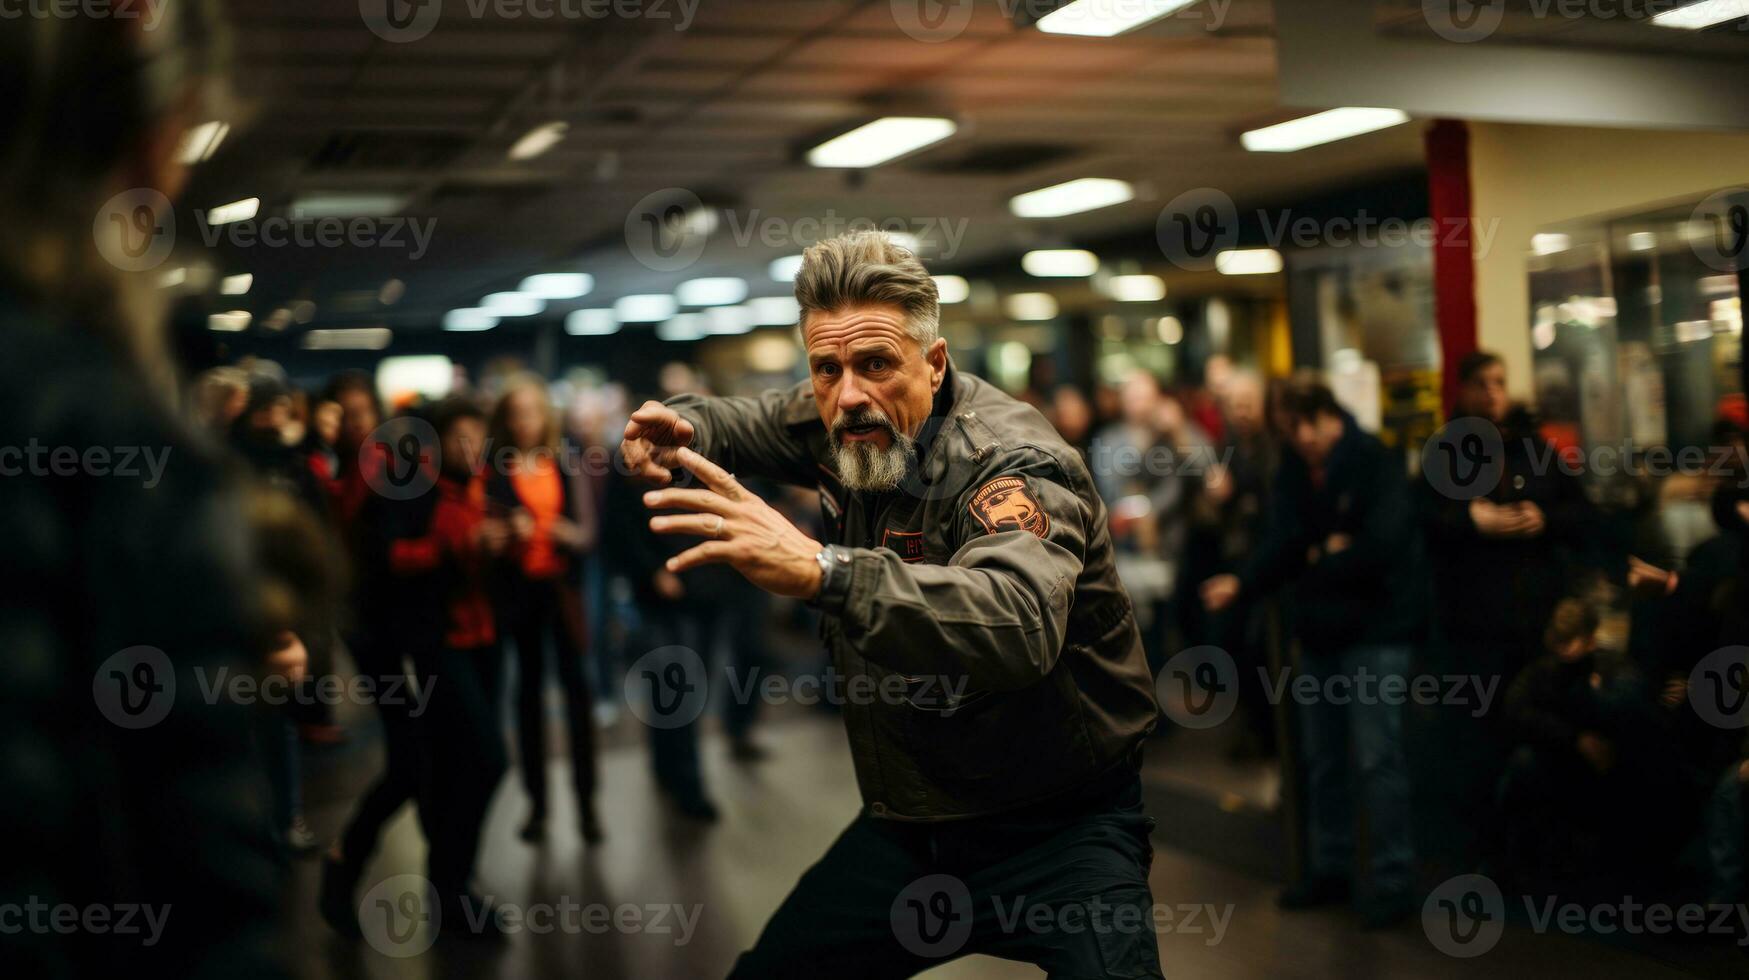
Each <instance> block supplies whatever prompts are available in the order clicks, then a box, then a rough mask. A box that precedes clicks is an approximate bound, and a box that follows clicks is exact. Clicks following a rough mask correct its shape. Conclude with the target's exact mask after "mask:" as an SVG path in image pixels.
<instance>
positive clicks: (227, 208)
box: [206, 197, 261, 228]
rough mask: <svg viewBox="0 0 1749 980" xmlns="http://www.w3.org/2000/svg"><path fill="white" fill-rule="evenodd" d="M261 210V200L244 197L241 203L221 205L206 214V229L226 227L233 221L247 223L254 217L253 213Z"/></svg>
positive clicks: (233, 202) (234, 202)
mask: <svg viewBox="0 0 1749 980" xmlns="http://www.w3.org/2000/svg"><path fill="white" fill-rule="evenodd" d="M259 210H261V198H259V197H246V198H244V199H243V200H241V201H232V202H231V203H230V204H222V205H220V206H218V207H216V208H213V209H212V210H211V211H208V212H207V213H206V223H207V227H209V228H213V227H216V226H218V225H228V224H231V223H232V222H234V221H248V220H249V219H250V218H253V217H255V212H257V211H259Z"/></svg>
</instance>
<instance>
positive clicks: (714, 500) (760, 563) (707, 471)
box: [627, 405, 821, 599]
mask: <svg viewBox="0 0 1749 980" xmlns="http://www.w3.org/2000/svg"><path fill="white" fill-rule="evenodd" d="M648 407H649V406H647V405H646V406H645V408H648ZM643 410H644V409H639V410H638V411H640V412H642V411H643ZM633 418H636V416H633ZM627 431H630V430H629V429H628V430H627ZM629 458H630V457H628V459H629ZM673 460H674V463H675V464H676V465H679V466H684V467H686V468H687V469H689V470H691V471H692V472H693V474H694V475H696V476H697V477H698V478H699V479H700V480H703V481H704V485H705V487H707V488H708V489H703V490H681V489H677V488H672V487H671V488H669V489H666V490H652V491H650V492H649V493H646V494H644V506H646V507H648V508H650V509H651V510H684V511H690V512H691V513H686V514H659V515H657V516H655V517H652V518H650V530H652V531H655V532H656V533H658V534H691V535H695V536H697V537H701V538H708V539H709V540H707V541H705V542H704V543H703V544H700V545H696V546H694V547H692V548H689V549H687V550H686V551H683V552H681V553H680V554H678V555H675V556H674V557H673V558H670V559H668V570H669V571H671V572H684V571H686V570H687V569H689V568H697V567H698V566H700V565H711V564H718V563H722V564H727V565H730V566H733V567H734V569H735V571H737V572H740V573H741V574H742V575H744V576H746V577H747V580H748V581H749V582H752V583H753V584H754V585H757V586H759V587H760V588H762V589H764V590H765V591H767V592H772V593H776V594H777V595H785V596H793V597H795V598H798V599H812V598H813V597H814V596H816V595H818V594H819V592H820V563H819V562H818V561H817V560H815V556H816V555H818V554H819V553H820V547H821V546H820V542H818V541H815V540H814V539H813V538H810V537H808V536H807V535H806V534H803V533H802V532H801V531H800V530H799V529H797V527H796V526H795V525H794V524H791V523H790V522H789V518H787V517H785V516H783V515H782V514H780V513H778V512H777V510H776V509H775V508H773V507H772V506H771V505H770V504H768V503H766V502H765V501H764V500H762V499H760V497H759V495H758V494H756V493H753V492H752V491H750V490H748V489H747V488H746V487H743V486H741V484H740V482H739V481H737V480H736V479H735V478H734V476H732V475H730V474H729V473H728V472H726V471H725V470H724V469H723V468H722V467H721V466H718V465H717V464H715V463H713V462H711V461H710V460H708V459H705V458H704V457H703V456H700V455H699V454H698V453H696V452H693V451H692V450H691V449H685V448H682V449H677V450H674V451H673ZM663 473H664V474H665V475H666V473H667V471H666V470H663Z"/></svg>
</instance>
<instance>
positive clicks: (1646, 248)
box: [1628, 231, 1658, 252]
mask: <svg viewBox="0 0 1749 980" xmlns="http://www.w3.org/2000/svg"><path fill="white" fill-rule="evenodd" d="M1657 247H1658V236H1657V235H1655V234H1653V233H1651V232H1649V231H1636V232H1632V233H1631V234H1629V235H1628V248H1630V249H1632V250H1633V251H1635V252H1650V251H1651V250H1652V249H1655V248H1657Z"/></svg>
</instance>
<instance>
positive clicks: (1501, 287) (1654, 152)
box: [1470, 122, 1749, 400]
mask: <svg viewBox="0 0 1749 980" xmlns="http://www.w3.org/2000/svg"><path fill="white" fill-rule="evenodd" d="M1470 180H1471V200H1472V205H1473V207H1474V216H1475V219H1476V221H1477V222H1478V227H1477V229H1476V234H1475V235H1474V236H1473V241H1474V248H1475V252H1476V321H1477V322H1476V334H1477V337H1476V339H1477V342H1478V344H1479V345H1480V346H1481V347H1482V348H1484V349H1487V350H1493V351H1497V352H1499V353H1500V354H1501V356H1502V357H1504V358H1505V360H1506V369H1507V371H1506V376H1507V384H1508V385H1509V387H1510V388H1511V391H1512V395H1513V397H1514V398H1519V399H1526V400H1528V399H1529V397H1530V395H1531V367H1530V354H1531V345H1530V287H1529V279H1528V276H1527V273H1526V271H1525V257H1526V255H1527V254H1528V253H1529V251H1530V237H1531V235H1533V234H1535V233H1536V232H1537V231H1538V230H1540V229H1542V228H1544V227H1546V226H1548V225H1550V224H1555V223H1558V222H1563V221H1570V220H1574V219H1578V218H1588V217H1594V216H1613V215H1617V214H1622V213H1632V212H1637V211H1642V210H1650V209H1652V208H1655V207H1658V206H1660V205H1666V204H1672V203H1680V202H1683V201H1685V200H1694V201H1696V202H1698V201H1699V200H1700V199H1701V198H1703V197H1705V196H1706V195H1708V194H1710V193H1712V192H1713V191H1716V190H1720V189H1722V188H1727V187H1749V133H1740V132H1730V133H1722V132H1718V133H1715V132H1675V131H1669V130H1659V131H1645V130H1634V129H1597V128H1588V127H1577V126H1531V125H1519V124H1510V123H1475V122H1472V123H1471V124H1470Z"/></svg>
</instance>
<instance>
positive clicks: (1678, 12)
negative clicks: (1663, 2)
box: [1652, 0, 1749, 31]
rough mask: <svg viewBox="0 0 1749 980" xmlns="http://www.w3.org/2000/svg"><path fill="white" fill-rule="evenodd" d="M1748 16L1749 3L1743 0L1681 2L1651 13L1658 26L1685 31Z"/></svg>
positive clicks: (1703, 28) (1702, 28) (1653, 21)
mask: <svg viewBox="0 0 1749 980" xmlns="http://www.w3.org/2000/svg"><path fill="white" fill-rule="evenodd" d="M1739 17H1749V5H1745V4H1744V2H1743V0H1700V2H1699V3H1689V4H1683V5H1682V6H1680V7H1672V8H1671V9H1669V10H1664V11H1660V12H1658V13H1655V14H1653V15H1652V23H1654V24H1656V25H1658V26H1659V27H1676V28H1681V29H1682V30H1685V31H1700V30H1705V29H1706V28H1708V27H1712V26H1713V25H1714V24H1723V23H1724V22H1725V21H1727V20H1736V19H1737V18H1739Z"/></svg>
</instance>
